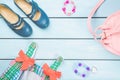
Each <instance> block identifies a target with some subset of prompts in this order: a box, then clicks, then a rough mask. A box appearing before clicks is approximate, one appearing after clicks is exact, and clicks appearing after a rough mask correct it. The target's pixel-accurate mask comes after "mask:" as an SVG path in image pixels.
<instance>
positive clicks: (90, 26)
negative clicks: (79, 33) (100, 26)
mask: <svg viewBox="0 0 120 80" xmlns="http://www.w3.org/2000/svg"><path fill="white" fill-rule="evenodd" d="M104 1H105V0H100V1H99V2H98V3H97V5H96V6H95V7H94V8H93V10H92V12H91V13H90V15H89V16H88V20H87V25H88V29H89V31H90V33H91V34H92V35H93V36H94V37H96V35H97V34H96V33H95V32H94V31H93V28H92V24H91V20H92V16H93V15H94V14H95V12H96V11H97V9H98V8H99V7H100V6H101V5H102V3H103V2H104Z"/></svg>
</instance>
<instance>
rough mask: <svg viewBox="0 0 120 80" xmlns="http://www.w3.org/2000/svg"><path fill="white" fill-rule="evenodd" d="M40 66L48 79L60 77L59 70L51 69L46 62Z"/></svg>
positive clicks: (55, 79)
mask: <svg viewBox="0 0 120 80" xmlns="http://www.w3.org/2000/svg"><path fill="white" fill-rule="evenodd" d="M42 68H43V72H44V74H45V75H47V76H49V77H50V80H57V78H60V77H61V72H57V71H54V70H52V69H51V68H50V67H49V66H48V65H47V64H44V65H43V67H42Z"/></svg>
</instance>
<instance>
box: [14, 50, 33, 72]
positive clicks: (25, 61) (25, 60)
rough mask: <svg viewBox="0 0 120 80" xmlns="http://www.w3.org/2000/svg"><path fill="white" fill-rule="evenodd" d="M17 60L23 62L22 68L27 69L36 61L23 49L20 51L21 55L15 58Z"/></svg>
mask: <svg viewBox="0 0 120 80" xmlns="http://www.w3.org/2000/svg"><path fill="white" fill-rule="evenodd" d="M15 61H16V62H22V66H21V70H22V71H24V70H27V69H28V68H29V67H31V66H33V65H34V63H35V60H34V59H31V58H29V57H28V56H27V55H26V54H25V53H24V52H23V51H22V50H21V51H20V52H19V57H17V58H16V59H15Z"/></svg>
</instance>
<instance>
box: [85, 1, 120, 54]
mask: <svg viewBox="0 0 120 80" xmlns="http://www.w3.org/2000/svg"><path fill="white" fill-rule="evenodd" d="M104 1H105V0H100V1H99V3H98V4H97V5H96V7H95V8H94V9H93V10H92V12H91V14H90V15H89V17H88V21H87V24H88V28H89V31H90V32H91V34H93V36H94V38H95V39H97V38H98V37H100V38H101V39H100V40H99V42H100V43H101V44H102V45H103V46H104V47H105V48H106V49H107V50H108V51H110V52H112V53H113V54H116V55H119V56H120V11H118V12H115V13H114V14H112V15H110V16H109V17H108V18H107V19H106V20H105V22H104V23H103V25H101V26H99V27H98V28H97V29H96V30H95V31H93V29H92V25H91V19H92V16H93V15H94V13H95V12H96V10H97V9H98V8H99V7H100V5H101V4H102V3H103V2H104ZM97 30H101V31H102V33H101V34H97V33H96V31H97Z"/></svg>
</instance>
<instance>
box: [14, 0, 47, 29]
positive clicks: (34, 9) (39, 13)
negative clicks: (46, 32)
mask: <svg viewBox="0 0 120 80" xmlns="http://www.w3.org/2000/svg"><path fill="white" fill-rule="evenodd" d="M14 2H15V4H16V6H17V7H18V8H20V9H21V10H22V11H23V12H24V13H25V14H26V15H27V17H29V18H30V19H31V20H32V21H33V22H34V23H35V24H36V25H37V26H39V27H40V28H46V27H48V25H49V18H48V16H47V15H46V13H45V12H44V11H43V10H42V9H41V8H39V6H38V4H37V3H36V2H34V1H33V0H14Z"/></svg>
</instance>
